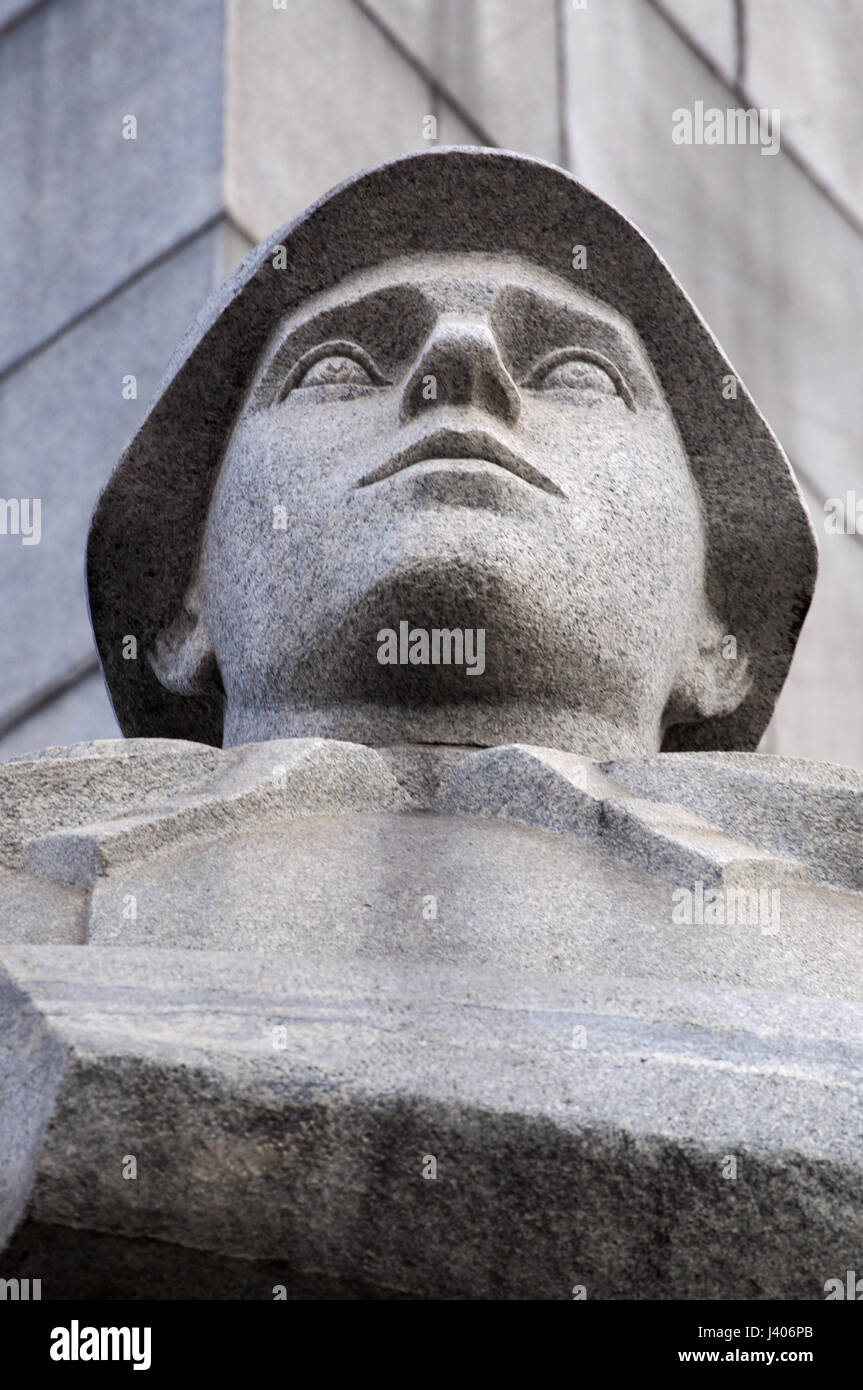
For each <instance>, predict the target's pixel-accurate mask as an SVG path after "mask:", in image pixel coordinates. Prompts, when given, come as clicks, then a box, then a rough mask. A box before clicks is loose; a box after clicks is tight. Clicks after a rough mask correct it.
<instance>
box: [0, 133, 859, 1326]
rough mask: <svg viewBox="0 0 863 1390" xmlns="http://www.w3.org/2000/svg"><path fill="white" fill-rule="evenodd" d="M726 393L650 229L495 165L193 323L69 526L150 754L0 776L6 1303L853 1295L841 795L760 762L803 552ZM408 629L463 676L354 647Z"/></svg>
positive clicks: (366, 216)
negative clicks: (579, 263) (471, 661)
mask: <svg viewBox="0 0 863 1390" xmlns="http://www.w3.org/2000/svg"><path fill="white" fill-rule="evenodd" d="M281 245H284V246H285V248H286V268H285V269H283V270H282V269H277V268H276V266H275V265H274V263H273V261H274V257H275V258H276V261H277V262H278V255H277V252H278V248H279V246H281ZM577 245H583V246H584V247H585V248H586V251H587V265H586V268H584V269H578V270H576V269H574V268H573V267H572V264H571V257H572V251H573V247H574V246H577ZM550 354H551V355H550ZM728 372H730V368H729V365H728V363H727V362H726V360H725V359H724V357H723V356H722V354H721V352H720V351H719V349H718V348H717V346H716V344H715V342H714V340H713V339H712V338H711V336H710V334H709V332H708V330H707V329H706V328H705V326H704V325H703V323H702V322H701V321H700V319H699V318H698V317H697V315H696V314H695V311H694V310H693V308H692V306H691V305H690V304H689V302H688V301H687V299H686V298H685V296H684V295H683V294H682V291H681V290H680V288H679V286H678V285H677V284H676V282H675V281H674V280H673V278H672V277H671V275H670V274H669V272H668V271H667V270H666V268H665V267H664V266H663V265H662V263H661V262H660V261H659V259H658V257H657V256H656V254H655V252H654V251H653V250H652V248H651V247H649V246H648V245H647V243H646V242H644V240H643V239H642V238H641V237H640V236H639V234H638V233H637V232H636V231H635V229H634V228H632V227H631V225H630V224H629V223H627V222H626V220H625V219H624V218H622V217H621V216H620V215H619V214H618V213H616V212H615V211H613V209H611V208H609V207H608V206H607V205H606V204H604V203H603V202H601V200H599V199H598V198H596V197H594V195H592V194H590V193H588V192H587V190H585V189H584V188H582V187H581V186H580V185H578V184H577V183H576V182H575V181H574V180H572V179H571V178H570V177H569V176H568V175H565V174H563V173H561V172H560V171H559V170H555V169H553V168H552V167H551V166H548V165H544V164H540V163H538V162H536V161H532V160H527V159H523V158H521V157H518V156H513V155H507V154H501V153H497V152H491V151H479V152H477V151H469V150H463V149H452V150H437V151H433V152H429V153H426V154H424V155H422V156H412V157H408V158H406V159H401V160H398V161H396V162H395V163H393V164H390V165H386V166H383V167H382V168H379V169H377V170H373V171H371V172H370V173H368V174H365V175H362V176H360V177H358V178H357V179H356V180H352V181H350V182H349V183H347V184H345V185H343V186H342V187H341V188H340V189H338V190H336V191H335V192H334V193H333V194H331V195H329V196H328V197H327V198H325V199H323V200H322V201H321V202H320V203H319V204H318V205H316V207H315V208H313V209H311V211H310V212H309V213H308V214H306V215H305V216H304V217H302V218H300V219H299V220H298V222H297V223H295V224H293V225H292V226H291V227H290V228H287V229H282V230H281V231H280V232H278V233H275V234H274V236H273V237H272V238H271V239H270V241H269V242H268V243H265V244H264V245H263V246H262V247H259V248H258V249H257V251H256V252H255V253H253V254H252V256H251V257H250V258H249V259H248V261H247V262H246V263H245V264H244V266H243V267H242V268H241V269H240V270H239V271H238V272H237V273H236V275H235V276H234V277H233V279H232V280H231V281H229V282H228V284H227V285H226V286H225V287H224V289H223V290H222V291H221V292H220V294H219V295H218V296H217V297H216V299H215V300H213V301H211V302H210V304H209V305H208V306H207V307H206V308H205V310H204V311H203V313H202V315H201V318H200V320H199V322H198V324H197V325H196V327H195V328H194V329H193V330H192V332H191V334H190V335H189V337H188V338H187V340H186V343H185V344H184V346H183V347H182V348H181V350H180V352H179V354H178V357H177V359H176V361H175V366H174V368H173V372H172V375H171V376H170V379H169V381H168V383H167V385H166V387H165V389H164V391H163V393H162V395H161V396H160V398H159V399H158V400H157V402H156V404H155V405H154V407H153V409H152V411H151V413H150V415H149V416H148V418H147V420H146V421H145V423H144V425H143V427H142V429H141V430H140V432H139V433H138V435H137V436H136V438H135V440H134V441H133V442H132V444H131V445H130V447H129V449H128V450H127V452H126V453H125V455H124V456H123V459H122V460H121V461H120V463H119V465H118V467H117V469H116V471H115V473H114V475H113V477H112V479H111V481H110V483H109V485H108V488H107V489H106V491H105V493H104V494H103V495H102V498H101V500H100V502H99V505H98V507H97V510H96V513H95V515H94V519H93V523H92V527H91V535H90V542H89V550H88V580H89V589H90V602H91V614H92V619H93V624H94V629H95V632H96V636H97V641H98V645H99V650H100V654H101V658H102V662H103V667H104V671H105V675H106V680H107V682H108V685H109V688H110V690H111V694H112V697H113V700H114V704H115V709H116V711H117V715H118V719H119V721H120V724H121V727H122V728H123V730H124V732H125V733H126V734H128V735H130V737H128V738H127V739H126V740H106V741H98V742H94V743H85V744H81V745H78V746H76V747H72V748H52V749H46V750H43V752H42V753H40V754H39V755H38V756H36V757H33V758H22V759H18V760H15V761H12V762H10V763H8V764H6V765H4V766H2V767H0V805H2V827H3V829H2V835H0V892H2V893H3V903H4V913H3V916H2V918H0V982H2V990H3V993H2V999H0V1007H2V1009H3V1012H4V1015H5V1016H8V1017H9V1018H10V1020H11V1023H12V1027H11V1028H10V1029H8V1030H6V1031H5V1032H4V1033H0V1067H2V1071H3V1074H4V1075H5V1077H6V1078H7V1080H6V1086H5V1089H4V1090H3V1092H0V1171H2V1172H4V1173H5V1175H6V1176H5V1186H4V1187H3V1188H2V1189H0V1195H2V1212H0V1235H7V1236H8V1235H11V1234H12V1233H13V1231H15V1232H16V1233H15V1234H14V1235H13V1236H12V1239H11V1242H10V1244H9V1246H8V1249H7V1251H6V1254H5V1255H4V1256H3V1257H2V1260H0V1274H3V1275H7V1276H8V1275H18V1276H19V1277H26V1276H27V1275H28V1274H29V1275H31V1276H32V1277H40V1278H42V1280H43V1297H45V1298H52V1297H54V1298H61V1297H73V1298H74V1297H83V1296H86V1295H87V1294H88V1293H92V1292H93V1290H94V1289H95V1290H97V1291H98V1293H99V1294H100V1295H101V1296H108V1297H121V1296H125V1297H128V1296H130V1295H131V1296H132V1297H144V1296H155V1297H173V1298H177V1297H179V1298H192V1297H203V1298H221V1297H230V1296H240V1297H244V1298H250V1299H254V1298H265V1299H271V1298H272V1297H273V1294H274V1286H277V1285H283V1286H284V1288H285V1290H286V1292H287V1296H288V1297H291V1298H304V1297H311V1296H314V1295H315V1293H316V1292H317V1293H319V1294H321V1295H322V1296H325V1297H337V1298H369V1297H371V1298H382V1299H389V1298H424V1299H429V1298H465V1299H490V1298H531V1299H536V1298H543V1299H569V1298H571V1297H572V1291H573V1288H574V1287H576V1286H583V1287H584V1289H585V1290H586V1292H587V1296H588V1297H590V1298H617V1299H622V1298H644V1299H667V1298H694V1297H707V1298H718V1299H728V1298H755V1299H758V1298H783V1299H813V1298H820V1297H822V1296H823V1290H824V1284H825V1281H826V1280H827V1279H830V1278H832V1277H836V1276H837V1275H838V1276H839V1277H842V1276H843V1274H844V1272H845V1270H846V1269H849V1268H854V1267H856V1266H855V1261H858V1253H857V1252H858V1251H859V1249H860V1244H861V1239H863V1222H861V1215H860V1213H861V1211H863V1202H861V1198H863V1164H861V1160H860V1115H861V1113H863V1109H861V1101H863V971H861V965H860V961H861V957H863V897H861V891H863V873H861V868H860V864H861V854H860V849H859V846H860V844H861V842H863V774H861V773H856V772H850V771H846V770H843V769H836V768H831V767H826V766H823V765H820V764H813V763H801V762H796V761H788V760H782V759H771V758H763V757H759V756H758V755H755V754H753V753H751V752H749V751H748V750H750V749H751V748H753V747H754V746H755V744H756V743H757V741H758V738H759V737H760V734H761V732H762V730H763V728H764V726H765V724H766V721H767V719H768V718H769V715H770V711H771V709H772V707H773V703H774V701H775V698H776V695H777V693H778V691H779V689H780V687H781V684H782V681H783V679H784V676H785V673H786V671H787V667H788V663H789V661H790V658H791V654H792V652H793V648H794V643H795V641H796V635H797V632H798V630H799V626H800V624H801V622H802V620H803V617H804V616H805V611H806V608H807V605H808V602H809V597H810V594H811V589H812V584H813V581H814V573H815V550H814V542H813V538H812V533H811V528H810V526H809V522H808V518H807V515H806V512H805V509H804V507H803V505H802V503H801V500H800V495H799V492H798V490H797V488H796V485H795V482H794V479H793V477H792V475H791V473H790V470H789V468H788V465H787V462H786V460H785V458H784V456H783V455H782V452H781V450H780V449H779V446H778V445H777V443H776V441H775V439H774V438H773V436H772V435H771V434H770V431H769V430H768V428H767V426H766V424H765V423H764V421H763V419H762V418H761V416H760V415H759V413H758V412H757V410H756V408H755V406H754V405H753V404H752V402H751V400H750V399H749V397H748V396H747V395H746V393H745V391H743V390H739V391H738V394H737V397H736V399H732V400H725V399H724V398H723V395H722V381H723V377H724V376H725V375H726V374H727V373H728ZM402 621H405V622H406V623H407V624H408V627H409V628H411V627H413V628H424V629H436V628H446V629H448V630H450V631H452V630H454V629H468V630H472V631H473V632H476V631H478V630H479V629H482V631H483V632H484V634H485V637H486V645H485V649H484V661H483V663H482V669H481V670H480V669H479V663H477V665H476V669H475V671H474V673H473V674H469V672H468V670H467V663H462V665H461V666H459V664H458V663H456V664H452V663H450V664H448V665H446V664H437V665H435V664H419V665H412V664H397V665H386V664H383V663H381V662H380V661H379V660H378V652H377V647H378V643H379V640H380V632H381V630H382V629H385V628H392V629H393V630H394V631H395V630H397V629H399V628H400V624H401V622H402ZM130 634H131V635H134V636H135V637H136V639H137V650H136V651H134V652H133V653H132V654H131V655H130V654H129V653H128V652H124V649H123V639H124V638H125V637H128V636H129V635H130ZM730 638H733V639H734V641H733V642H732V643H731V650H730V651H729V649H728V641H729V639H730ZM719 750H733V751H719ZM681 908H683V909H684V911H683V913H682V915H681V911H680V909H681ZM133 1158H134V1160H135V1163H136V1165H137V1171H136V1175H135V1176H134V1177H130V1176H129V1175H128V1173H124V1166H125V1165H128V1164H129V1162H130V1161H131V1159H133ZM731 1170H733V1171H731ZM70 1232H75V1233H77V1236H76V1238H75V1239H74V1240H73V1238H72V1236H70V1234H69V1233H70ZM100 1262H102V1263H101V1264H100ZM37 1263H38V1265H39V1268H38V1270H37V1269H36V1268H35V1265H36V1264H37ZM160 1279H161V1281H162V1282H160ZM166 1280H167V1281H168V1283H167V1284H166V1282H165V1281H166Z"/></svg>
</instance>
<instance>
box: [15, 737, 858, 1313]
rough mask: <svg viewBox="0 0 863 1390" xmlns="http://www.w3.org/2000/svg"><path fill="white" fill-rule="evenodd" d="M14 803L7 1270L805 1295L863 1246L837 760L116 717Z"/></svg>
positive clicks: (85, 1285)
mask: <svg viewBox="0 0 863 1390" xmlns="http://www.w3.org/2000/svg"><path fill="white" fill-rule="evenodd" d="M795 786H797V787H799V788H801V797H802V789H803V788H804V787H805V789H806V807H807V816H806V823H805V826H803V827H802V829H797V830H795V829H794V828H793V826H792V829H791V830H790V831H789V832H788V833H786V832H785V829H784V827H785V825H786V822H787V821H789V817H788V816H787V814H786V803H787V802H788V801H789V800H791V799H793V795H794V792H793V788H794V787H795ZM0 787H2V793H3V812H4V814H3V820H4V824H5V825H6V826H7V827H8V829H7V833H6V838H5V840H4V842H3V845H2V864H0V876H5V877H6V878H7V879H9V878H11V879H14V881H15V884H16V886H17V899H15V907H14V911H13V912H12V913H9V912H7V913H6V914H5V915H4V919H3V925H2V938H3V940H2V944H0V978H2V980H3V1012H4V1018H5V1019H6V1020H7V1024H8V1026H4V1030H3V1034H2V1038H3V1041H2V1046H0V1059H2V1068H3V1072H4V1076H5V1078H6V1084H5V1086H4V1088H3V1090H2V1093H0V1096H2V1100H0V1104H2V1106H3V1116H2V1122H0V1143H2V1145H3V1153H2V1158H3V1163H2V1169H0V1171H2V1172H3V1174H4V1185H3V1188H2V1230H3V1232H4V1234H5V1235H6V1236H10V1235H11V1234H12V1232H13V1230H15V1229H16V1228H17V1233H16V1234H15V1235H14V1238H13V1239H12V1240H11V1243H10V1244H9V1246H8V1248H7V1250H6V1252H5V1254H4V1255H3V1256H2V1258H0V1275H2V1276H3V1277H9V1276H14V1275H17V1276H19V1277H26V1275H27V1274H28V1273H29V1274H32V1275H33V1276H34V1277H35V1276H36V1275H37V1274H38V1276H39V1277H41V1278H42V1279H43V1298H46V1299H51V1298H63V1297H72V1298H79V1297H86V1296H96V1295H98V1296H101V1297H108V1298H120V1297H134V1298H142V1297H155V1298H206V1299H222V1298H230V1297H242V1298H247V1299H267V1300H270V1299H272V1298H273V1296H274V1289H275V1288H276V1287H277V1286H278V1285H283V1286H284V1287H285V1290H286V1293H287V1296H288V1297H289V1298H297V1299H302V1298H307V1297H314V1296H320V1297H325V1298H336V1299H341V1298H351V1299H365V1298H373V1299H378V1298H385V1299H391V1298H398V1299H408V1298H423V1299H434V1298H456V1299H496V1298H503V1299H537V1298H539V1299H551V1300H557V1299H561V1300H563V1299H570V1298H571V1297H572V1289H573V1287H574V1286H575V1285H584V1286H585V1288H586V1291H587V1296H588V1297H589V1298H603V1299H604V1298H638V1299H669V1298H695V1297H705V1298H712V1299H728V1298H742V1299H766V1298H779V1299H804V1300H805V1299H817V1298H821V1297H823V1286H824V1282H825V1280H826V1279H828V1278H830V1277H832V1276H833V1275H834V1274H835V1273H836V1272H837V1271H839V1272H841V1271H843V1270H844V1269H846V1268H853V1267H854V1262H855V1258H856V1254H855V1252H856V1250H858V1249H859V1245H860V1240H861V1238H863V1226H861V1224H860V1212H861V1210H863V1206H861V1197H863V1169H861V1165H860V1158H859V1134H858V1130H859V1114H860V1103H861V1099H863V1097H861V1087H863V1045H861V1037H863V1032H861V1024H863V980H861V972H860V968H859V960H860V953H861V945H863V941H861V937H863V898H861V896H860V893H859V891H855V892H851V891H848V887H847V879H848V876H849V874H848V868H847V862H846V859H845V857H844V855H843V854H842V853H841V852H836V850H835V849H834V848H831V843H832V841H833V839H834V835H835V830H834V827H835V823H836V818H837V800H836V798H837V796H841V798H842V807H841V812H842V817H843V821H844V823H845V825H847V828H848V844H849V845H850V843H851V841H852V839H853V837H854V836H855V835H856V838H857V842H858V843H859V840H860V831H861V820H863V779H861V776H860V774H859V773H853V772H848V771H845V772H840V771H839V770H837V769H833V768H829V767H823V766H818V765H814V764H810V763H801V762H794V761H790V762H789V761H786V760H778V759H765V758H762V757H759V756H756V755H743V754H740V755H736V756H734V757H729V756H728V755H724V756H723V755H718V754H677V755H663V756H662V757H656V758H645V759H629V760H625V761H624V762H616V763H613V764H606V765H600V764H597V763H594V762H591V761H589V760H587V759H583V758H578V757H575V756H573V755H568V754H561V753H559V752H556V751H554V750H551V749H541V748H535V747H532V748H525V747H504V748H499V749H493V750H465V749H422V748H417V747H413V748H411V747H406V746H404V745H402V746H398V747H394V748H381V749H378V750H372V749H368V748H363V747H360V746H356V745H350V744H343V743H338V742H332V741H328V740H303V741H301V740H298V741H295V742H293V743H292V742H283V743H268V744H252V745H249V746H246V747H237V748H233V749H230V750H225V751H218V750H214V749H208V748H206V747H204V746H202V745H193V744H188V743H187V744H183V743H175V742H172V741H160V740H134V739H133V740H127V741H122V740H116V741H108V742H102V743H96V744H90V745H82V746H80V747H78V748H72V749H53V750H45V752H44V753H43V754H42V755H40V756H39V757H38V758H36V759H35V760H31V761H27V760H20V761H18V762H14V763H10V764H8V765H6V766H5V767H4V768H2V769H0ZM771 797H772V798H774V802H775V808H776V813H775V815H774V816H773V817H771V815H770V810H769V802H770V799H771ZM783 798H785V800H783ZM741 806H743V807H745V808H748V809H749V815H748V816H747V817H746V818H745V824H740V822H741V820H742V819H744V818H742V817H741V815H740V808H741ZM691 807H697V808H698V812H697V814H696V812H695V811H692V810H691V809H689V808H691ZM165 815H168V816H170V817H171V833H170V834H169V835H167V836H166V835H164V834H162V833H161V831H160V827H162V826H163V825H164V817H165ZM724 822H733V823H734V826H735V834H737V835H740V836H741V837H742V838H740V839H734V838H733V837H732V836H731V835H730V834H729V833H728V832H727V831H726V830H725V829H724V828H723V823H724ZM76 835H77V836H84V837H87V838H89V841H90V844H91V846H93V847H94V853H93V854H91V856H90V859H89V869H88V870H87V871H86V872H82V869H81V866H82V863H83V860H82V858H81V856H80V855H78V856H72V857H70V856H69V854H68V853H67V852H65V851H64V848H63V845H64V842H65V843H66V845H68V843H69V841H70V840H71V839H74V837H75V836H76ZM124 836H125V840H126V843H125V850H124V849H122V848H121V850H120V852H119V853H118V852H117V849H118V847H119V846H121V843H122V840H123V837H124ZM777 841H781V843H780V844H777ZM100 852H101V857H99V854H100ZM322 864H325V865H326V872H323V873H322V872H321V866H322ZM70 865H71V866H72V870H71V871H70ZM697 881H701V882H702V883H703V884H704V885H706V886H707V887H711V886H712V887H713V889H714V890H715V891H717V892H720V893H727V892H728V890H729V888H731V887H733V886H735V885H736V886H740V885H741V884H742V883H748V884H749V885H750V886H756V885H761V886H762V887H763V886H765V885H766V886H767V887H768V891H772V892H775V891H778V892H779V893H780V895H781V920H780V921H779V922H777V926H778V930H777V931H775V932H773V931H772V930H765V929H764V924H763V923H762V924H760V925H759V924H758V923H757V922H750V921H746V922H741V923H731V922H729V923H727V924H726V923H722V924H716V925H711V924H709V923H702V924H698V923H695V924H692V925H688V926H687V925H680V924H677V923H675V922H674V920H673V917H672V903H673V895H674V893H675V885H677V888H678V889H679V888H680V887H681V886H685V885H687V884H690V885H691V884H693V882H697ZM52 894H53V895H54V897H53V898H52V896H51V895H52ZM9 901H10V896H9V893H8V891H7V892H6V893H5V894H4V902H6V903H8V902H9ZM132 905H133V910H130V907H132ZM34 927H38V934H34ZM76 929H77V935H75V934H74V932H75V930H76ZM130 1158H134V1159H135V1162H136V1175H135V1177H134V1178H129V1177H128V1176H124V1169H126V1170H127V1169H128V1163H129V1159H130ZM430 1159H434V1160H435V1164H436V1170H435V1172H436V1176H434V1177H430V1176H428V1174H429V1172H431V1171H432V1170H431V1169H430V1168H429V1160H430ZM731 1159H734V1160H735V1164H736V1167H734V1168H733V1169H732V1170H731V1171H732V1172H733V1176H729V1171H730V1170H729V1160H731ZM424 1171H425V1173H426V1176H424ZM36 1265H38V1270H37V1269H36Z"/></svg>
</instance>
